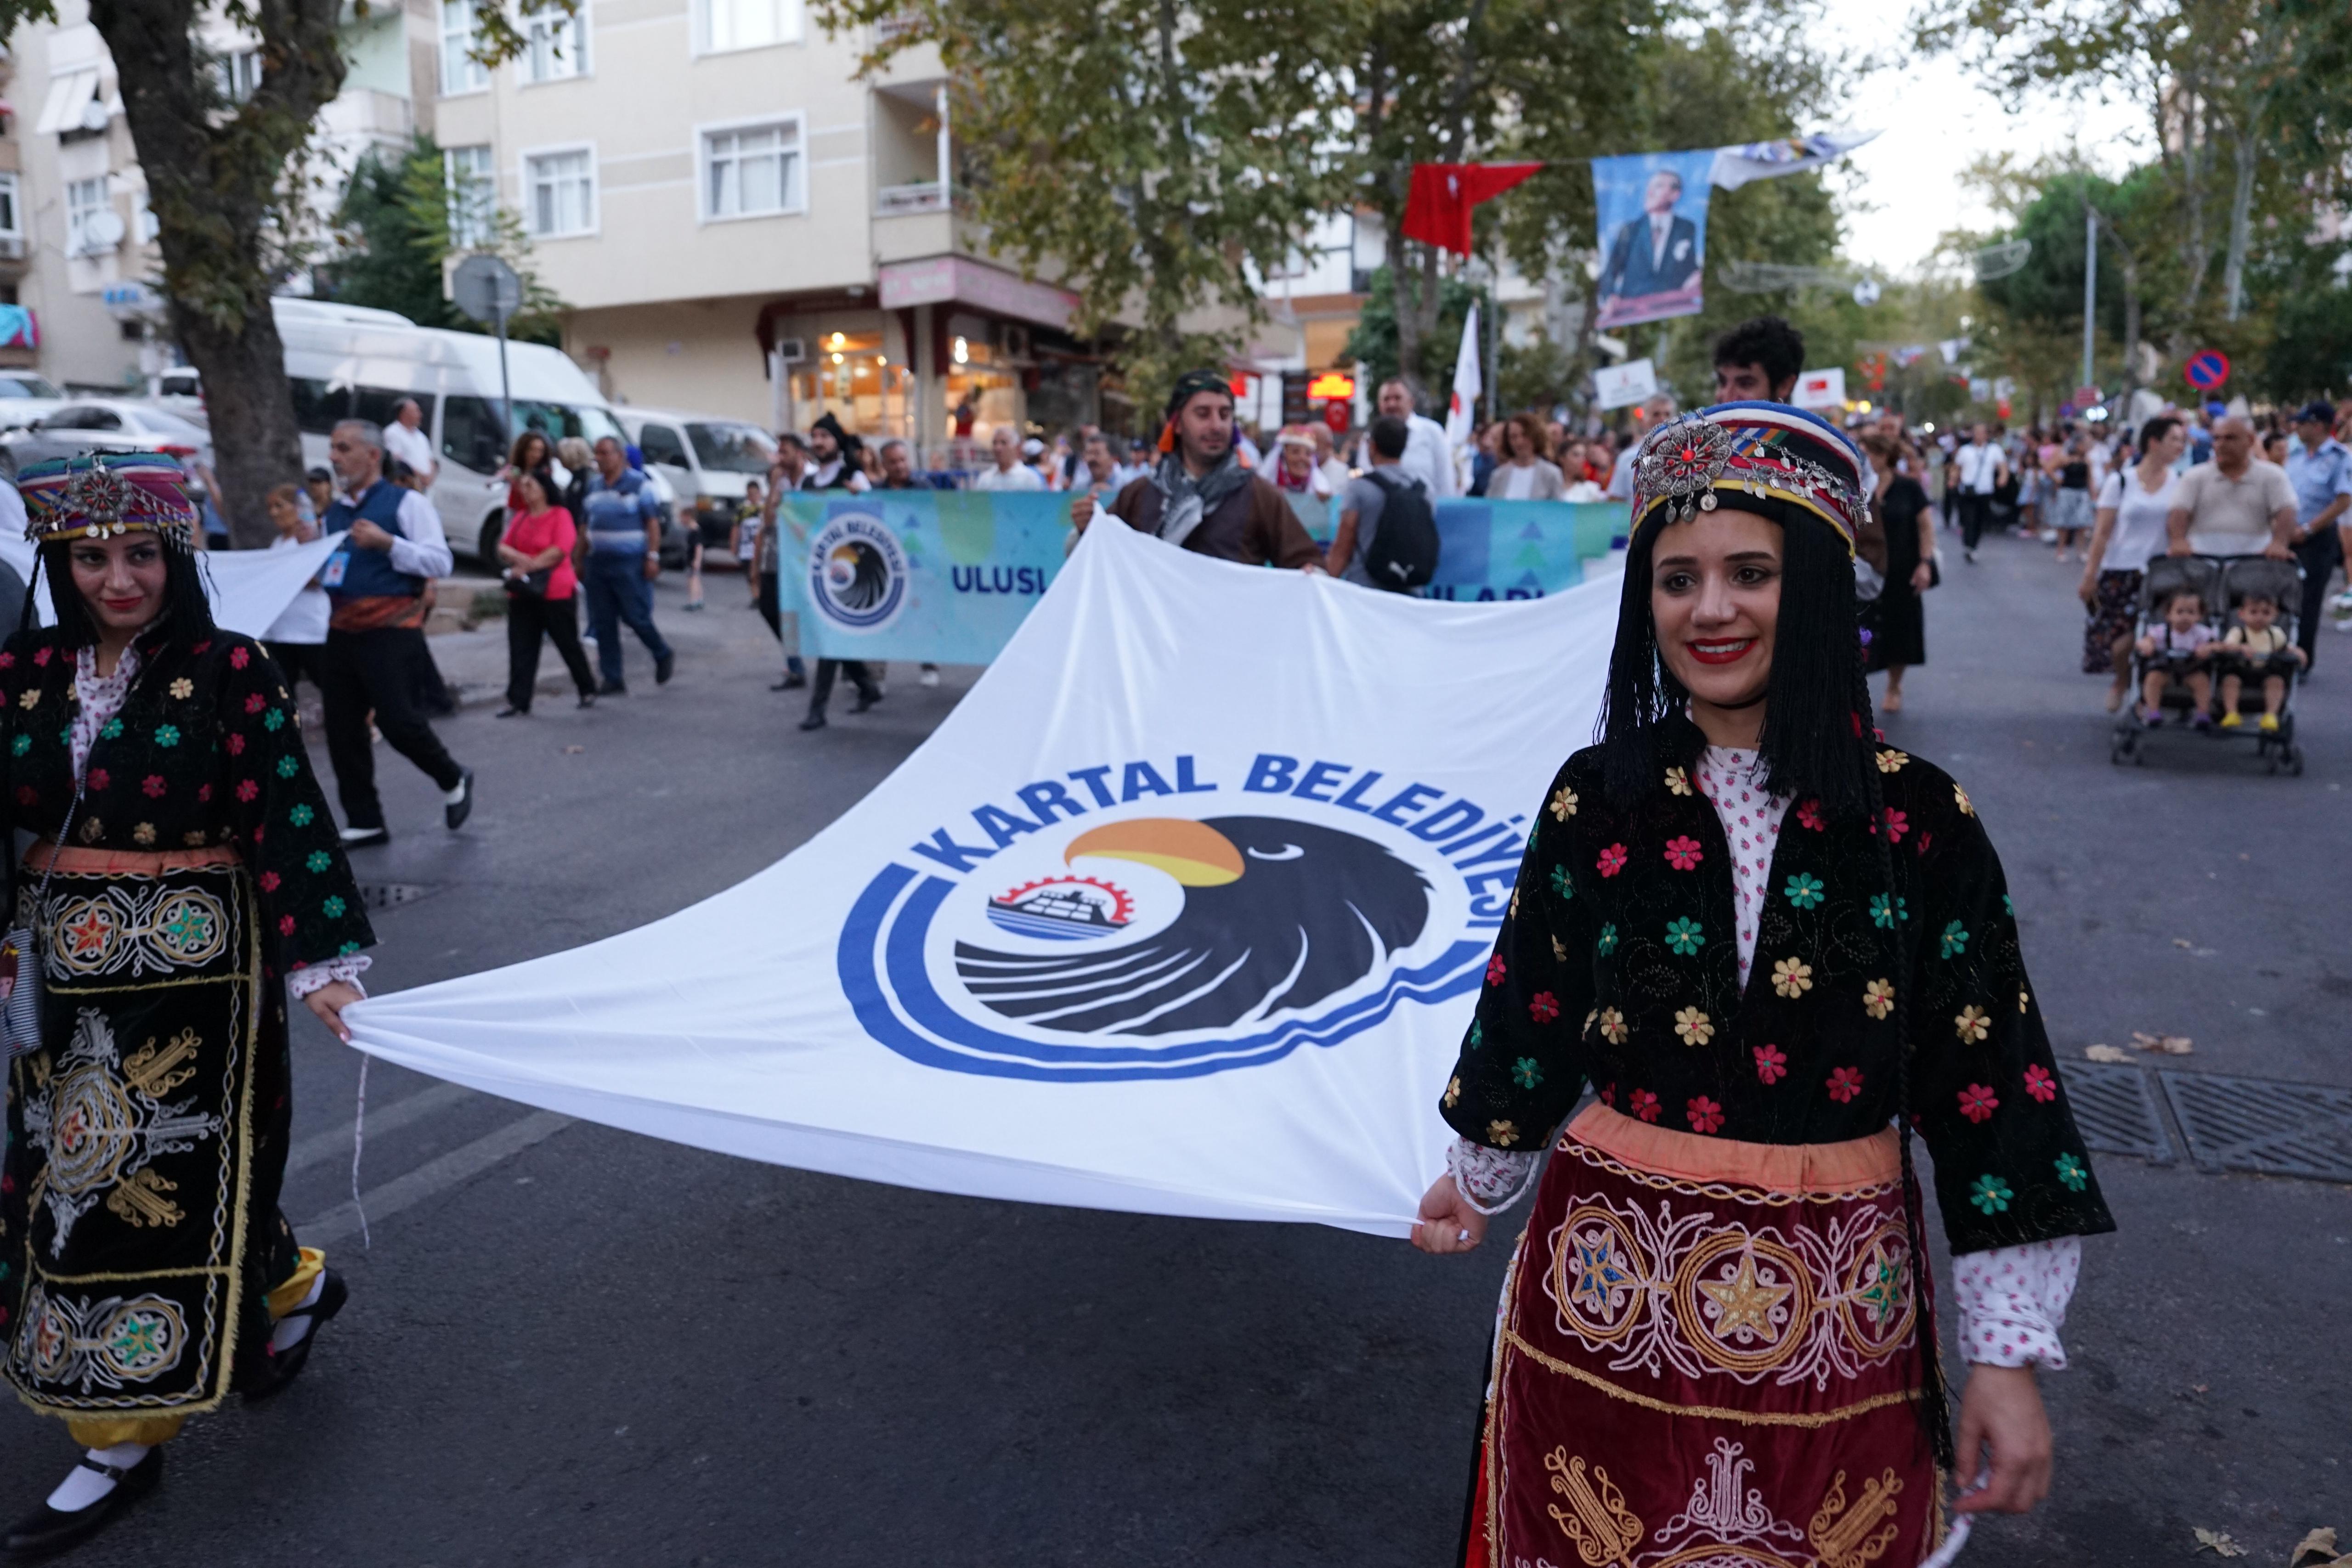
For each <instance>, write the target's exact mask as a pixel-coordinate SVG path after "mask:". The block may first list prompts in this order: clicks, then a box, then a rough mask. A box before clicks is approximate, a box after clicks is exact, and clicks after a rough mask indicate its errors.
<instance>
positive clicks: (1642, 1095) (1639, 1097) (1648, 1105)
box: [1633, 1089, 1661, 1122]
mask: <svg viewBox="0 0 2352 1568" xmlns="http://www.w3.org/2000/svg"><path fill="white" fill-rule="evenodd" d="M1660 1109H1661V1107H1660V1106H1659V1104H1658V1097H1657V1096H1656V1095H1654V1094H1653V1093H1651V1092H1649V1091H1648V1090H1646V1089H1636V1090H1634V1091H1633V1114H1635V1115H1636V1116H1639V1117H1640V1118H1641V1119H1642V1120H1643V1121H1644V1122H1654V1121H1656V1120H1657V1119H1658V1112H1659V1110H1660Z"/></svg>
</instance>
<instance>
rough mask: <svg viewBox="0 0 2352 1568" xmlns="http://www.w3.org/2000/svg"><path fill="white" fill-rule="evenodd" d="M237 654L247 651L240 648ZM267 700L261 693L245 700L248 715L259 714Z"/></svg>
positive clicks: (256, 693)
mask: <svg viewBox="0 0 2352 1568" xmlns="http://www.w3.org/2000/svg"><path fill="white" fill-rule="evenodd" d="M237 652H238V653H244V652H245V650H244V649H242V648H239V649H238V650H237ZM265 700H266V699H265V698H264V697H263V696H262V695H261V694H260V693H259V692H255V693H254V694H253V695H250V696H248V697H247V698H246V699H245V711H246V712H247V713H259V712H260V711H261V708H262V704H263V703H264V701H265Z"/></svg>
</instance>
